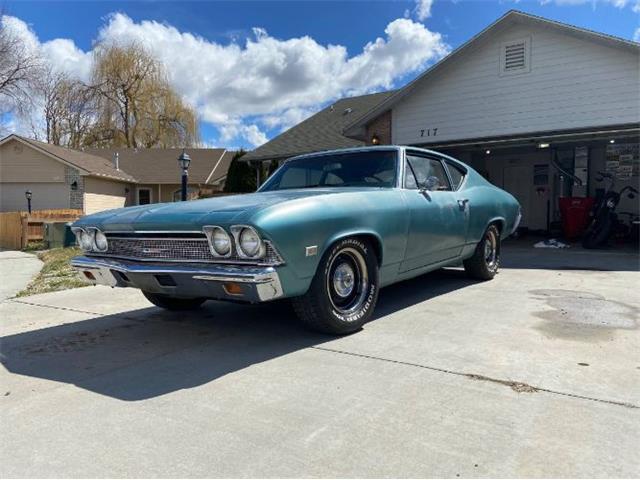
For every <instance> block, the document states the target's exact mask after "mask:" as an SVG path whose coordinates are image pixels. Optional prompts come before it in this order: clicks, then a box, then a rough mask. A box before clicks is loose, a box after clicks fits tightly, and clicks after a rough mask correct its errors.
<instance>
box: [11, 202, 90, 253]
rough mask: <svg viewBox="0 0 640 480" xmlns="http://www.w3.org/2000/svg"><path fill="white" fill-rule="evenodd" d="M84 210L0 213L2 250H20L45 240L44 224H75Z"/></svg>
mask: <svg viewBox="0 0 640 480" xmlns="http://www.w3.org/2000/svg"><path fill="white" fill-rule="evenodd" d="M81 216H82V210H73V209H65V210H34V211H33V212H31V215H29V213H27V212H4V213H0V248H8V249H12V250H20V249H23V248H25V247H26V246H27V244H28V243H29V242H32V241H41V240H43V239H44V222H48V221H51V222H73V221H74V220H77V219H78V218H80V217H81Z"/></svg>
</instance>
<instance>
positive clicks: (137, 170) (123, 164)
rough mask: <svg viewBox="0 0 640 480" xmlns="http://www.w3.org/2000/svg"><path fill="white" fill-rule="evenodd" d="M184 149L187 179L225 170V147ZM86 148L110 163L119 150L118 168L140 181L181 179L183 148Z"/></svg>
mask: <svg viewBox="0 0 640 480" xmlns="http://www.w3.org/2000/svg"><path fill="white" fill-rule="evenodd" d="M184 151H185V152H186V153H188V154H189V156H190V157H191V164H190V165H189V183H200V184H204V183H207V181H209V180H210V179H209V177H210V176H212V174H213V176H214V177H215V175H217V173H220V172H222V170H224V165H225V163H224V162H222V161H221V160H222V159H223V156H224V154H225V152H226V150H225V149H224V148H185V149H184ZM85 152H88V153H91V154H93V155H97V156H100V157H102V158H104V159H108V160H109V163H111V164H113V156H114V154H115V153H118V163H119V165H120V168H121V169H122V170H124V171H126V172H129V173H131V174H132V175H133V176H134V177H135V178H136V179H137V180H138V182H139V183H180V176H181V172H180V169H179V167H178V157H179V156H180V154H181V153H182V148H140V149H138V148H87V149H85ZM226 165H227V170H228V168H229V167H228V164H226ZM214 170H215V171H214ZM216 171H217V173H216ZM224 174H226V170H224ZM222 175H223V174H222V173H220V175H219V176H222Z"/></svg>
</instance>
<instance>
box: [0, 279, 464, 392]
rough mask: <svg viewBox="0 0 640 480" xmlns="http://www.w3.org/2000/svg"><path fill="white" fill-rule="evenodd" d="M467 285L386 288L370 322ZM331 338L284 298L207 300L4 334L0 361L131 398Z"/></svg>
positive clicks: (418, 282)
mask: <svg viewBox="0 0 640 480" xmlns="http://www.w3.org/2000/svg"><path fill="white" fill-rule="evenodd" d="M472 283H474V282H473V281H471V280H468V279H467V278H465V277H464V274H463V272H461V271H456V270H446V271H437V272H433V273H431V274H428V275H424V276H421V277H418V278H416V279H413V280H409V281H405V282H402V283H399V284H396V285H392V286H390V287H388V288H385V289H383V290H382V291H381V293H380V299H379V302H378V306H377V309H376V311H375V316H374V319H373V320H372V321H375V320H377V319H380V318H381V317H384V316H386V315H389V314H391V313H393V312H395V311H398V310H401V309H404V308H406V307H408V306H411V305H414V304H416V303H420V302H424V301H427V300H429V299H431V298H434V297H437V296H439V295H442V294H446V293H449V292H452V291H455V290H457V289H460V288H463V287H465V286H467V285H470V284H472ZM57 313H60V312H59V311H58V310H51V314H52V315H55V314H57ZM365 328H366V326H365ZM332 338H333V337H331V336H327V335H322V334H316V333H313V332H309V331H307V330H305V329H304V328H303V327H302V326H301V325H300V324H299V323H298V321H297V319H296V318H295V315H294V313H293V311H292V309H291V307H290V305H289V304H288V302H285V301H282V302H273V303H270V304H265V305H255V306H252V305H249V306H246V305H235V304H229V303H222V302H207V303H206V304H205V306H204V308H202V309H201V310H198V311H193V312H188V313H185V312H179V313H176V312H167V311H163V310H161V309H159V308H156V307H150V308H143V309H139V310H132V311H128V312H123V313H118V314H113V315H104V316H99V317H95V318H91V319H89V320H83V321H79V322H72V323H66V324H63V325H57V326H54V327H50V328H43V329H40V330H33V331H29V332H24V333H19V334H15V335H10V336H6V337H3V338H1V339H0V361H1V363H2V364H3V365H4V367H5V368H6V369H7V370H8V371H9V372H10V373H13V374H18V375H25V376H30V377H37V378H43V379H47V380H53V381H56V382H63V383H68V384H74V385H76V386H78V387H80V388H83V389H86V390H89V391H93V392H96V393H99V394H101V395H106V396H109V397H113V398H117V399H120V400H124V401H137V400H144V399H148V398H153V397H156V396H160V395H164V394H167V393H170V392H174V391H177V390H180V389H188V388H193V387H197V386H199V385H203V384H205V383H208V382H211V381H213V380H215V379H217V378H220V377H222V376H224V375H227V374H229V373H232V372H236V371H238V370H241V369H244V368H246V367H248V366H250V365H254V364H258V363H261V362H265V361H267V360H271V359H274V358H277V357H280V356H283V355H286V354H288V353H292V352H295V351H298V350H301V349H304V348H308V347H312V346H316V345H320V344H322V343H325V342H327V341H329V340H331V339H332ZM11 383H13V382H11Z"/></svg>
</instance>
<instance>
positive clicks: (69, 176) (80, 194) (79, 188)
mask: <svg viewBox="0 0 640 480" xmlns="http://www.w3.org/2000/svg"><path fill="white" fill-rule="evenodd" d="M64 182H65V183H66V184H67V185H69V208H74V209H78V210H82V209H83V207H84V205H83V203H84V177H83V176H82V175H80V172H78V170H76V169H75V168H71V167H67V166H65V167H64ZM74 182H75V184H74Z"/></svg>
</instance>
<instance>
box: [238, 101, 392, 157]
mask: <svg viewBox="0 0 640 480" xmlns="http://www.w3.org/2000/svg"><path fill="white" fill-rule="evenodd" d="M393 93H394V92H393V91H391V92H381V93H372V94H370V95H361V96H359V97H350V98H343V99H341V100H338V101H336V102H335V103H333V105H330V106H328V107H327V108H325V109H324V110H321V111H319V112H318V113H316V114H315V115H312V116H311V117H309V118H307V119H306V120H304V121H302V122H301V123H299V124H298V125H296V126H294V127H291V128H290V129H289V130H287V131H286V132H283V133H281V134H280V135H278V136H277V137H275V138H273V139H272V140H270V141H268V142H267V143H265V144H264V145H261V146H260V147H258V148H256V149H255V150H252V151H251V152H248V153H247V154H246V155H244V156H243V157H242V160H243V161H246V160H270V159H279V158H285V157H291V156H294V155H299V154H302V153H309V152H317V151H321V150H332V149H335V148H348V147H358V146H361V145H364V143H363V142H362V141H360V140H354V139H352V138H347V137H345V136H344V135H343V134H342V131H343V129H344V127H346V126H347V125H349V124H351V123H353V122H354V121H355V120H356V119H357V118H358V117H360V116H362V115H364V114H365V113H366V112H368V111H369V110H371V109H372V108H374V107H375V106H376V105H378V104H379V103H380V102H382V101H384V100H385V99H386V98H388V97H389V96H391V94H393Z"/></svg>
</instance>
